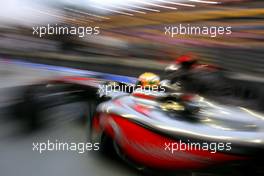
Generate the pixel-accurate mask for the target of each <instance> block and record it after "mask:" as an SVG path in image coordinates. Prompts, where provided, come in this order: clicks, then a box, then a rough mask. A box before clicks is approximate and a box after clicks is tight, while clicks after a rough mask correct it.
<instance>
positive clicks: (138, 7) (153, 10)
mask: <svg viewBox="0 0 264 176" xmlns="http://www.w3.org/2000/svg"><path fill="white" fill-rule="evenodd" d="M126 6H128V7H133V8H137V9H142V10H147V11H151V12H160V10H157V9H152V8H148V7H142V6H137V5H132V4H126Z"/></svg>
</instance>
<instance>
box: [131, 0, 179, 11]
mask: <svg viewBox="0 0 264 176" xmlns="http://www.w3.org/2000/svg"><path fill="white" fill-rule="evenodd" d="M135 2H138V3H141V4H145V5H150V6H154V7H159V8H164V9H171V10H177V8H176V7H171V6H165V5H159V4H155V3H151V2H146V1H138V0H135Z"/></svg>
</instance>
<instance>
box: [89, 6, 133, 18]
mask: <svg viewBox="0 0 264 176" xmlns="http://www.w3.org/2000/svg"><path fill="white" fill-rule="evenodd" d="M91 6H92V7H94V8H97V9H102V10H106V11H109V12H114V13H118V14H121V15H127V16H134V15H133V14H132V13H126V12H121V11H118V10H113V9H109V8H105V7H101V6H97V5H91Z"/></svg>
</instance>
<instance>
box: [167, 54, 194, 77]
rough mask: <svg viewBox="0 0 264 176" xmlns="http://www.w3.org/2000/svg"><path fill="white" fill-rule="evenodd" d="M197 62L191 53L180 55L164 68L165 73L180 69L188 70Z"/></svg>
mask: <svg viewBox="0 0 264 176" xmlns="http://www.w3.org/2000/svg"><path fill="white" fill-rule="evenodd" d="M197 62H198V60H197V59H196V58H195V57H193V56H192V55H191V54H186V55H182V56H180V57H178V58H177V59H176V60H175V62H174V63H172V64H170V65H168V66H167V67H166V68H165V73H173V72H175V71H178V70H180V69H185V70H189V69H190V68H191V67H192V66H193V65H194V64H196V63H197Z"/></svg>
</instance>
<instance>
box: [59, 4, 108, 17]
mask: <svg viewBox="0 0 264 176" xmlns="http://www.w3.org/2000/svg"><path fill="white" fill-rule="evenodd" d="M64 9H65V10H69V11H72V12H76V13H81V14H84V15H88V16H92V17H96V18H101V19H106V20H109V19H110V18H108V17H105V16H101V15H95V14H91V13H87V12H83V11H80V10H75V9H71V8H68V7H64Z"/></svg>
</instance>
